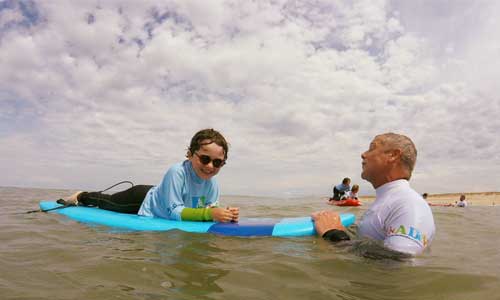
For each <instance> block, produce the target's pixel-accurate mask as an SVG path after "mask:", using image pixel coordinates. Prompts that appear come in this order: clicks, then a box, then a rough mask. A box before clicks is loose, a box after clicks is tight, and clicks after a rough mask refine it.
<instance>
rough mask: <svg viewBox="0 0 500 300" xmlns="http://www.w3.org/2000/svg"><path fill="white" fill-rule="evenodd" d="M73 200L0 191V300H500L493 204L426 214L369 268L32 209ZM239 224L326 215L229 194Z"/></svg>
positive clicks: (289, 250) (291, 202) (341, 251)
mask: <svg viewBox="0 0 500 300" xmlns="http://www.w3.org/2000/svg"><path fill="white" fill-rule="evenodd" d="M70 192H71V191H65V190H44V189H27V188H5V187H4V188H0V205H1V208H2V210H1V211H0V299H51V300H53V299H100V300H101V299H231V298H232V299H301V300H302V299H453V300H455V299H482V300H484V299H500V250H499V247H500V206H493V207H479V206H476V207H474V206H472V207H468V208H465V209H460V208H448V207H434V208H433V212H434V217H435V221H436V227H437V234H436V237H435V240H434V242H433V244H432V246H431V250H430V252H429V253H426V254H425V255H423V256H420V257H418V258H415V259H411V260H406V261H395V260H391V259H371V258H365V257H362V256H360V255H359V253H358V252H357V251H354V250H353V249H351V248H349V247H338V246H335V245H332V244H330V243H328V242H326V241H323V240H322V239H320V238H317V237H300V238H273V237H265V238H238V237H224V236H217V235H211V234H193V233H185V232H181V231H170V232H116V231H113V230H110V229H109V228H105V227H95V226H94V227H91V226H87V225H84V224H81V223H77V222H75V221H71V220H69V219H67V218H66V217H64V216H61V215H58V214H52V213H33V214H25V213H23V212H25V211H28V210H32V209H37V208H38V202H39V201H40V200H50V199H58V198H60V197H62V196H65V195H68V194H69V193H70ZM222 202H223V203H224V205H225V204H228V205H234V206H239V207H240V208H241V215H242V217H293V216H297V217H298V216H306V215H309V214H310V213H311V212H313V211H315V210H321V209H335V210H337V211H339V212H351V213H354V214H356V215H357V216H358V217H360V216H361V215H362V214H363V212H364V211H365V210H366V208H367V207H360V208H341V207H331V206H328V205H326V204H325V203H324V200H322V199H318V198H313V197H309V198H297V199H278V198H258V197H235V196H226V197H223V198H222Z"/></svg>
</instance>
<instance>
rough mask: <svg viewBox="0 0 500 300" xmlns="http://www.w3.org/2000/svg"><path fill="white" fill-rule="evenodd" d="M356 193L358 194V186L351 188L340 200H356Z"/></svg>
mask: <svg viewBox="0 0 500 300" xmlns="http://www.w3.org/2000/svg"><path fill="white" fill-rule="evenodd" d="M358 192H359V185H357V184H354V185H353V186H352V188H351V190H350V191H347V192H346V193H345V195H344V196H343V197H342V200H345V199H354V200H358Z"/></svg>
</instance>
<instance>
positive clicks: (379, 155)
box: [361, 137, 389, 183]
mask: <svg viewBox="0 0 500 300" xmlns="http://www.w3.org/2000/svg"><path fill="white" fill-rule="evenodd" d="M381 141H382V138H380V137H376V138H375V139H373V141H372V142H371V143H370V148H369V149H368V150H367V151H365V152H364V153H363V154H361V159H362V162H361V165H362V168H363V171H362V172H361V178H363V179H365V180H367V181H369V182H371V183H377V182H378V181H379V178H383V177H384V176H385V174H386V173H387V170H388V167H389V161H388V158H389V151H387V150H388V149H387V147H386V146H384V145H383V144H382V143H381Z"/></svg>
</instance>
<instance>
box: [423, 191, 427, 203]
mask: <svg viewBox="0 0 500 300" xmlns="http://www.w3.org/2000/svg"><path fill="white" fill-rule="evenodd" d="M427 196H428V194H427V193H423V194H422V198H424V200H425V201H427Z"/></svg>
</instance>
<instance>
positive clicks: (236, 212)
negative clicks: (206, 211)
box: [227, 207, 240, 222]
mask: <svg viewBox="0 0 500 300" xmlns="http://www.w3.org/2000/svg"><path fill="white" fill-rule="evenodd" d="M227 209H229V211H230V212H231V214H232V220H231V222H238V220H239V219H240V208H239V207H228V208H227Z"/></svg>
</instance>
